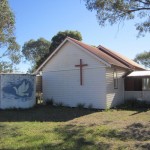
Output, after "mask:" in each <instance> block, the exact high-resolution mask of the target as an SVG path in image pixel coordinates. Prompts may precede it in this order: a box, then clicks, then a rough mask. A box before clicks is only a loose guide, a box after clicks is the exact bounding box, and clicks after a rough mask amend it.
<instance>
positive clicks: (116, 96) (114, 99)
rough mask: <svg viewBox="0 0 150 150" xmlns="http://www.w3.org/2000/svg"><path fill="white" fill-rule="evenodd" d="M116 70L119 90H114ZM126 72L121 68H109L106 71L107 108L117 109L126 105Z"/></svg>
mask: <svg viewBox="0 0 150 150" xmlns="http://www.w3.org/2000/svg"><path fill="white" fill-rule="evenodd" d="M114 69H115V70H116V72H117V78H118V88H114V77H113V73H114ZM125 73H126V71H125V70H123V69H120V68H107V69H106V91H107V94H106V103H107V108H111V107H115V106H117V105H119V104H122V103H124V78H122V77H123V75H124V74H125Z"/></svg>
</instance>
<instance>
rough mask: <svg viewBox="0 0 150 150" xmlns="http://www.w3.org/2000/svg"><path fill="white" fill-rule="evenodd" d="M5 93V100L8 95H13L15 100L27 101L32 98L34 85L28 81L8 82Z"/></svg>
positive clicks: (4, 89) (4, 88)
mask: <svg viewBox="0 0 150 150" xmlns="http://www.w3.org/2000/svg"><path fill="white" fill-rule="evenodd" d="M2 90H3V92H5V93H6V94H5V98H7V94H8V95H13V97H14V98H15V99H22V100H24V101H26V99H27V98H28V97H31V96H32V93H33V90H34V88H33V83H32V82H30V81H29V80H27V79H23V80H21V81H17V83H16V82H8V84H7V85H6V86H5V87H3V89H2Z"/></svg>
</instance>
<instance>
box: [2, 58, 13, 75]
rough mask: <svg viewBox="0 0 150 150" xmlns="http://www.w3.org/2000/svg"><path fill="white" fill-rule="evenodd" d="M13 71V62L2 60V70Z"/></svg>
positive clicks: (4, 71) (5, 71)
mask: <svg viewBox="0 0 150 150" xmlns="http://www.w3.org/2000/svg"><path fill="white" fill-rule="evenodd" d="M12 71H13V66H12V64H11V63H9V62H6V61H1V62H0V72H3V73H11V72H12Z"/></svg>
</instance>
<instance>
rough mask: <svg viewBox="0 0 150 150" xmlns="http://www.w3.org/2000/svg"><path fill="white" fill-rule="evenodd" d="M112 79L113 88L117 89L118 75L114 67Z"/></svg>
mask: <svg viewBox="0 0 150 150" xmlns="http://www.w3.org/2000/svg"><path fill="white" fill-rule="evenodd" d="M113 80H114V89H118V75H117V70H116V69H114V72H113Z"/></svg>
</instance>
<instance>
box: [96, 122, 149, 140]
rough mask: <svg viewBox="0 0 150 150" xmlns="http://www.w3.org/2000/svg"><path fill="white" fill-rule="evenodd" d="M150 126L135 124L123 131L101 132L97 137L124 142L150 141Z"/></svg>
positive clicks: (108, 130)
mask: <svg viewBox="0 0 150 150" xmlns="http://www.w3.org/2000/svg"><path fill="white" fill-rule="evenodd" d="M149 127H150V124H147V125H143V124H141V123H133V124H131V125H129V126H127V127H126V129H124V130H123V131H118V130H117V129H107V130H100V131H99V132H98V133H96V135H99V136H102V137H106V138H114V139H118V140H122V141H127V140H136V141H141V142H142V141H149V140H150V128H149Z"/></svg>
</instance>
